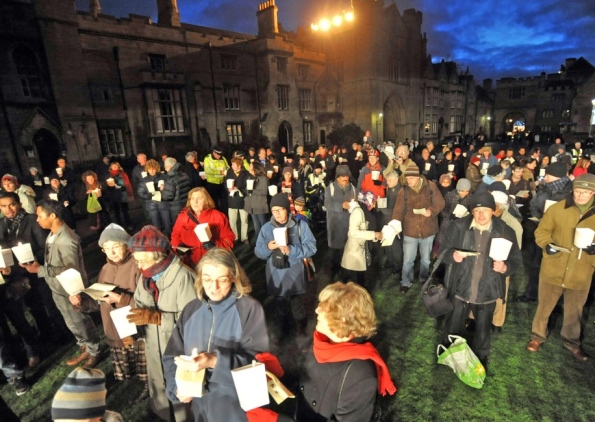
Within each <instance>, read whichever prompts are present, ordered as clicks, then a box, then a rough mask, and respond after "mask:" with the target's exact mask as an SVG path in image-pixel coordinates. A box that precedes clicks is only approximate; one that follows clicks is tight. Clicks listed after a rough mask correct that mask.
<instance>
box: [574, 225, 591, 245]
mask: <svg viewBox="0 0 595 422" xmlns="http://www.w3.org/2000/svg"><path fill="white" fill-rule="evenodd" d="M594 235H595V231H593V229H590V228H589V227H577V228H576V229H575V230H574V246H576V247H577V248H580V249H585V248H588V247H589V246H591V244H592V243H593V237H594Z"/></svg>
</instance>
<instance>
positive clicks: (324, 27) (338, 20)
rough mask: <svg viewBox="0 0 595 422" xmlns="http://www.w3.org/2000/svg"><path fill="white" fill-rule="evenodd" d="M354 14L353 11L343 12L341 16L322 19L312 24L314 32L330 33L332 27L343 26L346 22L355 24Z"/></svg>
mask: <svg viewBox="0 0 595 422" xmlns="http://www.w3.org/2000/svg"><path fill="white" fill-rule="evenodd" d="M353 20H354V14H353V11H349V12H342V13H341V14H337V15H334V16H333V17H332V18H322V19H320V20H319V21H318V23H312V24H310V28H311V29H312V31H315V32H316V31H328V30H329V29H331V26H337V27H339V26H341V25H343V23H345V22H353Z"/></svg>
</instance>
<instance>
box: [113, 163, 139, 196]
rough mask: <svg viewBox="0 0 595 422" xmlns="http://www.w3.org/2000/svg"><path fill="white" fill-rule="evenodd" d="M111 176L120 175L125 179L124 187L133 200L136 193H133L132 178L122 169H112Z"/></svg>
mask: <svg viewBox="0 0 595 422" xmlns="http://www.w3.org/2000/svg"><path fill="white" fill-rule="evenodd" d="M109 174H110V176H112V177H113V176H120V177H121V178H122V180H123V181H124V188H126V196H128V198H129V199H130V200H131V201H132V200H134V194H133V193H132V185H131V184H130V179H129V178H128V175H127V174H126V173H125V172H124V171H122V170H110V171H109Z"/></svg>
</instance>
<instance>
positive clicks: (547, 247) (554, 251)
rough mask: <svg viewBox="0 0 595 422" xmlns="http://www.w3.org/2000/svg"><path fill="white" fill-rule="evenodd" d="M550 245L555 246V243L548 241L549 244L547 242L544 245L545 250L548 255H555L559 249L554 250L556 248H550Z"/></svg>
mask: <svg viewBox="0 0 595 422" xmlns="http://www.w3.org/2000/svg"><path fill="white" fill-rule="evenodd" d="M552 246H556V245H555V244H554V243H549V244H548V245H547V246H546V247H545V252H546V253H547V254H548V255H555V254H557V253H559V252H560V251H558V250H556V249H554V248H552Z"/></svg>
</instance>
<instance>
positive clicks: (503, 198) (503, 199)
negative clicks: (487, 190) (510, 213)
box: [492, 191, 508, 204]
mask: <svg viewBox="0 0 595 422" xmlns="http://www.w3.org/2000/svg"><path fill="white" fill-rule="evenodd" d="M492 196H493V197H494V201H496V204H508V195H506V194H505V193H504V192H500V191H494V192H492Z"/></svg>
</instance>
